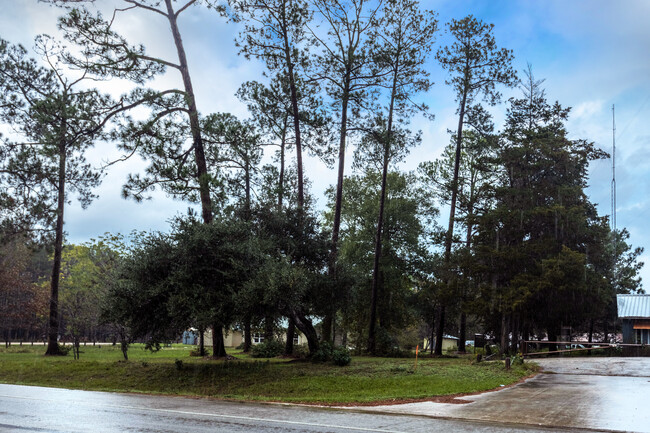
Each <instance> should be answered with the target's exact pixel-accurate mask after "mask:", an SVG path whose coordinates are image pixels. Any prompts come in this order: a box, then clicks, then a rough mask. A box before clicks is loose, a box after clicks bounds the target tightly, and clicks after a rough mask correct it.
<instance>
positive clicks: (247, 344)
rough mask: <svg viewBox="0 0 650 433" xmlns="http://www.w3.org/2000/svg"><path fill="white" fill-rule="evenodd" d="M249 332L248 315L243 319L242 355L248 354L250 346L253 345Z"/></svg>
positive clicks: (249, 320)
mask: <svg viewBox="0 0 650 433" xmlns="http://www.w3.org/2000/svg"><path fill="white" fill-rule="evenodd" d="M251 332H252V331H251V318H250V316H249V315H246V317H245V318H244V349H243V352H244V353H248V352H250V350H251V346H252V345H253V339H252V338H251V337H252V335H251Z"/></svg>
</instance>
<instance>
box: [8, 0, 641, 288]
mask: <svg viewBox="0 0 650 433" xmlns="http://www.w3.org/2000/svg"><path fill="white" fill-rule="evenodd" d="M178 3H179V4H184V2H178ZM96 4H98V5H100V6H101V7H102V8H107V9H105V10H108V8H109V7H110V6H111V5H112V4H117V5H123V2H121V1H120V0H99V1H97V2H96ZM0 6H1V7H0V37H1V38H3V39H6V40H8V41H10V42H11V43H21V44H23V45H24V46H25V47H27V48H28V49H31V47H33V40H34V37H35V36H36V35H38V34H41V33H47V34H49V35H51V36H54V37H59V36H60V34H59V33H58V31H57V28H56V20H57V16H59V15H61V14H62V13H63V12H62V10H60V9H58V8H56V7H52V6H49V5H46V4H43V3H40V2H37V0H0ZM421 7H422V8H426V9H431V10H434V11H436V12H437V13H438V19H439V23H440V31H439V32H438V36H437V39H436V42H435V44H434V47H433V51H434V52H435V50H437V49H438V48H439V47H441V46H444V45H446V44H447V43H449V35H448V34H446V33H445V31H444V30H445V24H446V23H447V22H449V21H450V20H451V19H460V18H462V17H464V16H467V15H469V14H472V15H474V16H475V17H476V18H478V19H481V20H483V21H485V22H487V23H492V24H494V35H495V38H496V41H497V44H498V45H499V47H505V48H508V49H511V50H513V54H514V56H515V60H514V65H513V66H514V67H515V68H516V69H517V70H518V71H520V72H521V71H523V70H524V69H526V67H527V64H531V65H532V69H533V73H534V75H535V77H536V79H545V82H544V87H545V89H546V94H547V98H548V100H549V101H555V100H557V101H559V102H560V103H561V104H562V105H563V106H568V107H572V111H571V117H570V120H569V122H568V131H569V137H570V138H573V139H586V140H589V141H592V142H594V143H595V144H596V145H597V146H598V147H600V148H601V149H603V150H606V151H607V152H610V153H611V150H612V138H613V137H612V105H615V107H616V185H617V227H618V228H619V229H620V228H623V227H626V228H627V229H628V230H629V232H630V234H631V238H630V241H631V243H632V244H633V245H634V246H641V247H644V248H646V249H647V251H646V253H644V254H643V256H642V257H641V260H642V261H645V262H650V230H648V215H650V27H648V24H647V23H648V22H650V2H648V1H646V0H626V1H621V2H618V1H617V2H613V1H609V0H572V1H566V0H563V1H556V0H546V1H532V0H521V1H515V0H510V1H505V0H504V1H499V0H490V1H488V0H474V1H467V0H438V1H434V0H429V1H427V0H422V1H421ZM179 27H180V31H181V34H182V37H183V42H184V44H185V49H186V52H187V57H188V63H189V70H190V74H191V75H192V80H193V84H194V89H195V92H196V95H197V105H198V107H199V110H200V111H201V112H202V113H204V114H206V113H211V112H230V113H233V114H235V115H236V116H238V117H240V118H245V117H247V116H248V114H247V111H246V107H245V105H244V104H242V103H241V102H240V101H239V100H238V99H237V98H236V97H235V92H236V91H237V89H238V88H239V86H240V85H241V84H242V83H243V82H245V81H248V80H262V79H263V78H262V77H261V74H262V72H263V69H264V68H263V66H262V64H261V63H259V62H256V61H250V60H246V59H245V58H243V57H242V56H239V55H238V53H237V48H236V46H235V43H234V38H235V37H236V35H237V33H238V32H239V31H241V27H240V25H238V24H234V23H231V22H227V20H226V19H224V18H223V17H221V16H219V15H218V14H217V13H216V12H214V11H211V10H208V9H206V8H204V7H201V6H197V7H191V8H189V9H187V10H186V11H185V12H184V13H183V14H182V15H181V16H180V19H179ZM116 28H117V29H118V30H119V31H120V33H122V34H123V35H124V36H126V37H127V39H128V40H129V41H131V42H132V43H142V44H144V46H145V47H146V49H147V51H148V52H149V53H150V54H152V55H155V56H160V57H164V58H167V59H170V60H172V61H174V60H176V57H175V55H176V53H175V48H174V46H173V41H172V37H171V33H170V31H169V26H168V23H167V22H166V21H165V20H164V18H163V17H160V16H156V15H152V14H150V13H136V14H133V13H129V14H121V15H118V17H117V20H116ZM428 70H429V72H430V74H431V79H432V80H433V81H434V82H435V84H434V86H432V88H431V89H430V91H429V92H427V93H426V94H423V95H420V100H421V101H423V102H426V103H427V104H428V105H429V107H430V111H431V112H432V113H433V114H434V115H435V120H433V121H430V120H427V119H424V118H416V119H414V120H413V124H412V127H413V128H414V129H421V130H422V133H423V134H422V137H423V140H422V144H421V145H420V147H418V148H417V149H414V150H413V151H412V153H411V155H410V156H409V157H408V158H407V160H406V161H405V162H404V163H403V164H402V167H401V168H402V169H404V170H413V169H415V168H416V167H417V165H418V164H419V163H420V162H422V161H427V160H434V159H435V158H436V157H438V156H439V155H440V153H441V151H442V149H443V147H444V146H445V145H446V144H447V143H448V142H449V134H448V130H453V129H455V128H456V124H457V117H456V114H455V111H456V103H455V101H454V95H453V93H452V91H451V90H450V88H449V87H448V86H446V85H445V78H446V75H445V72H444V71H443V70H442V69H441V68H440V66H439V65H438V64H437V63H436V62H435V61H434V60H433V59H432V60H431V61H430V62H429V64H428ZM181 84H182V83H181V81H180V75H179V74H178V73H176V72H175V71H170V72H168V73H167V74H166V75H165V76H163V77H160V78H158V79H157V80H156V81H155V82H154V83H152V84H151V85H152V86H153V87H156V86H159V87H160V88H163V87H169V86H173V87H180V86H181ZM101 85H102V86H103V89H104V90H106V91H109V92H111V93H113V94H114V95H116V96H117V95H120V94H122V93H124V92H126V91H128V90H129V89H130V88H132V85H131V84H130V83H126V82H121V81H116V80H114V81H110V82H107V83H102V84H101ZM518 95H519V93H518V91H517V90H510V89H504V90H503V100H504V101H506V100H507V98H509V97H511V96H515V97H516V96H518ZM505 110H506V104H505V103H504V104H501V105H499V106H497V107H494V108H493V109H492V110H491V112H492V114H493V116H494V120H495V124H496V127H497V129H499V128H500V127H501V125H502V123H503V119H504V116H505ZM117 155H118V153H117V151H116V149H115V147H114V146H113V145H112V144H111V143H97V144H96V146H95V148H94V149H92V150H91V151H90V152H89V153H88V159H89V160H90V161H91V162H92V163H94V164H97V165H99V164H101V163H102V161H106V160H109V159H111V158H114V157H115V156H117ZM350 156H351V155H350ZM350 160H351V158H350V157H348V158H347V161H350ZM144 167H145V163H144V162H143V161H142V160H138V159H137V158H133V159H131V160H129V161H128V162H126V163H122V164H119V165H115V166H112V167H111V169H110V170H109V171H108V172H107V174H106V176H105V178H104V181H103V183H102V185H101V186H100V187H99V188H98V189H97V190H96V193H97V194H98V195H99V198H98V199H97V200H95V201H94V202H93V203H92V204H91V206H90V207H89V208H88V209H86V210H83V209H81V207H80V206H79V205H78V203H76V202H74V201H73V202H72V204H71V205H70V206H68V208H67V213H66V218H65V230H66V232H67V240H68V242H71V243H81V242H85V241H88V240H89V239H91V238H97V237H98V236H100V235H102V234H103V233H105V232H111V233H118V232H119V233H123V234H127V233H129V232H130V231H132V230H163V231H164V230H168V228H169V220H170V218H172V217H173V216H174V215H176V214H178V213H184V212H185V211H186V209H187V208H188V204H187V203H184V202H179V201H174V200H172V199H170V198H168V197H166V196H165V195H164V194H162V193H154V194H153V197H152V199H151V200H150V201H145V202H143V203H135V202H133V201H127V200H124V199H122V198H121V195H120V191H121V186H122V184H123V183H124V181H125V179H126V177H127V175H128V173H137V172H140V171H141V170H142V169H143V168H144ZM350 172H351V168H350V166H349V165H348V166H347V167H346V174H349V173H350ZM305 174H306V175H307V176H308V177H309V178H310V179H311V180H312V182H313V186H312V192H313V194H314V196H315V197H316V198H317V199H318V206H320V208H322V207H323V206H324V205H325V199H324V194H323V193H324V191H325V189H326V188H327V187H328V186H329V185H331V184H333V183H335V181H336V174H335V172H334V170H331V169H328V168H327V167H326V166H325V165H324V164H322V163H321V162H319V161H317V160H314V159H309V158H308V159H307V161H306V163H305ZM611 181H612V161H611V159H608V160H600V161H595V162H593V163H592V164H591V166H590V174H589V188H588V189H587V193H588V195H589V197H590V199H591V201H592V202H594V203H596V204H597V208H598V211H599V213H600V214H601V215H609V214H610V191H611ZM442 217H443V218H444V212H443V216H442ZM641 276H642V277H643V280H644V281H650V263H648V265H647V266H646V267H645V269H643V270H642V272H641Z"/></svg>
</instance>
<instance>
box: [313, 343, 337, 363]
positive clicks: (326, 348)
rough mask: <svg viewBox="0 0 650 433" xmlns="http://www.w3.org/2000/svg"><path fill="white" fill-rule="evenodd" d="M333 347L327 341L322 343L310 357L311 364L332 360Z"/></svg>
mask: <svg viewBox="0 0 650 433" xmlns="http://www.w3.org/2000/svg"><path fill="white" fill-rule="evenodd" d="M333 350H334V347H333V346H332V343H330V342H329V341H323V342H322V343H321V344H320V346H319V347H318V350H317V351H316V352H315V353H313V354H312V355H311V361H312V362H328V361H329V360H330V359H332V351H333Z"/></svg>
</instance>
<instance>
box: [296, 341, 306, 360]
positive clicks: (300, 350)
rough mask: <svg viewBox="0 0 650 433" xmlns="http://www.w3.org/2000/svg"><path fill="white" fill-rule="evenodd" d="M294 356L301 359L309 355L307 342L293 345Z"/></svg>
mask: <svg viewBox="0 0 650 433" xmlns="http://www.w3.org/2000/svg"><path fill="white" fill-rule="evenodd" d="M293 356H295V357H296V358H300V359H305V358H307V357H308V356H309V346H307V345H306V344H298V345H296V346H293Z"/></svg>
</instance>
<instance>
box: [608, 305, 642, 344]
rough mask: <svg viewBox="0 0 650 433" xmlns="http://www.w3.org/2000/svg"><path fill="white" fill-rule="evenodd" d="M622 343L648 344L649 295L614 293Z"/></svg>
mask: <svg viewBox="0 0 650 433" xmlns="http://www.w3.org/2000/svg"><path fill="white" fill-rule="evenodd" d="M616 305H617V307H618V318H619V319H621V321H622V322H623V343H624V344H650V295H645V294H644V295H616Z"/></svg>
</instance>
